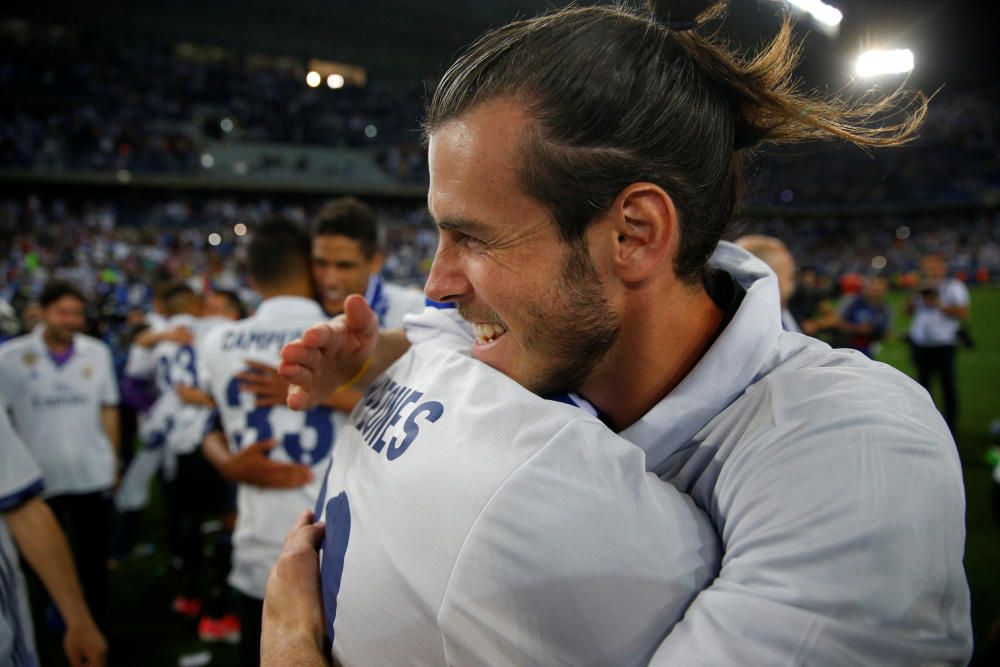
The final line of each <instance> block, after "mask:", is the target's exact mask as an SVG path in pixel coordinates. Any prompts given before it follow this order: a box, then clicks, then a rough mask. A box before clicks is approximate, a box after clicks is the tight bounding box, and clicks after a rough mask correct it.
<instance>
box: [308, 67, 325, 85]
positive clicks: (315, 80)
mask: <svg viewBox="0 0 1000 667" xmlns="http://www.w3.org/2000/svg"><path fill="white" fill-rule="evenodd" d="M321 83H323V77H322V76H320V74H319V72H317V71H315V70H313V71H312V72H309V73H308V74H306V85H307V86H309V87H310V88H316V87H317V86H319V84H321Z"/></svg>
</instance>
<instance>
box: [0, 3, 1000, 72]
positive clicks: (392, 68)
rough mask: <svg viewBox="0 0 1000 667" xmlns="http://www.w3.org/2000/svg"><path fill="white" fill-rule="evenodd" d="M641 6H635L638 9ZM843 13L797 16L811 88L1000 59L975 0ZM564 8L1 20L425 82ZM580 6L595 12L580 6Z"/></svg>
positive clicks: (101, 14)
mask: <svg viewBox="0 0 1000 667" xmlns="http://www.w3.org/2000/svg"><path fill="white" fill-rule="evenodd" d="M637 1H640V0H637ZM829 2H830V3H831V4H833V5H834V6H836V7H838V8H839V9H840V10H841V11H842V12H843V14H844V19H843V22H842V24H841V26H840V32H839V35H837V36H836V37H828V36H826V35H823V34H821V33H819V32H818V31H817V30H815V29H814V28H813V27H812V26H811V25H810V21H809V19H808V18H806V17H801V18H800V20H799V22H798V32H799V34H800V35H805V36H806V40H805V46H806V48H805V53H804V55H805V58H804V62H803V67H802V74H803V75H804V76H805V77H806V79H807V81H809V82H810V83H812V84H814V85H826V86H830V87H833V88H838V87H840V86H842V85H845V84H846V83H847V82H848V80H849V78H850V65H851V62H852V60H853V59H854V58H855V57H856V56H857V55H858V54H859V53H860V52H861V51H862V50H864V49H868V48H909V49H912V50H913V52H914V54H915V60H916V68H915V70H914V73H913V75H912V81H913V82H914V83H916V84H918V85H920V86H922V87H925V88H936V87H938V86H940V85H942V84H948V85H958V86H969V85H978V84H983V83H988V82H992V81H995V80H996V74H995V70H996V67H995V63H996V62H997V61H998V55H1000V47H998V44H1000V40H998V39H997V27H996V26H997V25H998V22H997V21H996V20H995V19H996V18H997V15H998V13H1000V12H998V11H997V9H996V8H995V7H994V3H986V2H975V1H973V0H963V1H948V0H897V1H880V2H867V1H864V0H829ZM566 4H568V2H565V0H551V1H544V0H492V1H490V0H437V1H431V0H372V1H371V2H367V3H357V2H352V1H350V0H282V1H281V2H278V1H276V0H243V1H242V2H233V1H225V2H223V1H220V2H213V3H204V2H201V0H175V1H174V2H161V1H155V2H154V1H150V2H144V3H141V6H142V11H136V9H137V6H136V5H132V4H126V3H122V2H120V1H110V0H95V1H94V2H89V3H78V2H70V1H68V0H48V1H46V2H40V3H39V2H30V1H26V0H9V1H8V2H6V3H4V7H3V9H0V16H3V17H6V18H15V17H16V18H22V19H29V20H35V21H42V22H45V23H49V24H52V23H57V22H60V21H61V22H63V23H64V24H66V25H69V26H86V25H90V26H93V27H98V26H100V27H101V28H102V29H105V30H107V29H123V30H129V29H132V30H135V31H140V32H158V33H161V34H164V35H165V36H168V37H169V38H171V39H176V40H178V41H180V40H190V41H195V42H199V43H204V44H213V43H214V44H218V45H222V46H231V47H237V48H242V49H247V50H263V51H270V52H273V53H281V52H282V51H284V52H286V53H287V54H288V55H298V56H306V57H309V56H317V57H324V58H330V59H337V60H340V61H343V62H354V63H358V64H363V65H365V66H367V67H369V68H370V69H371V70H372V71H373V72H375V73H378V74H381V75H383V76H385V75H390V76H391V75H393V74H396V75H412V74H416V73H418V72H419V73H421V74H424V75H431V76H434V75H436V74H440V72H441V71H443V69H444V68H445V67H446V66H447V64H448V63H450V61H451V60H452V59H453V57H454V55H455V53H456V52H457V51H458V50H459V49H460V48H461V47H462V46H463V45H465V44H467V43H468V42H469V41H470V40H472V39H473V38H474V37H475V36H476V35H478V34H479V33H481V32H482V31H483V30H485V29H486V28H487V27H489V26H491V25H492V26H495V25H498V24H502V23H504V22H506V21H508V20H510V19H512V18H514V17H518V16H522V17H523V16H530V15H534V14H536V13H538V12H540V11H543V10H544V9H546V8H549V7H554V6H563V5H566ZM579 4H593V3H592V2H590V1H589V0H588V1H586V2H581V3H579ZM780 7H781V5H780V4H779V3H777V2H775V1H774V0H731V2H730V12H729V18H728V19H727V20H726V21H725V23H724V32H725V34H727V35H729V36H730V37H731V38H733V39H734V40H736V41H737V42H739V43H743V44H746V45H748V46H749V45H752V44H754V43H755V42H759V41H760V40H761V38H762V37H764V36H767V35H771V34H773V32H774V30H775V29H776V28H777V25H778V19H777V15H778V13H779V11H780Z"/></svg>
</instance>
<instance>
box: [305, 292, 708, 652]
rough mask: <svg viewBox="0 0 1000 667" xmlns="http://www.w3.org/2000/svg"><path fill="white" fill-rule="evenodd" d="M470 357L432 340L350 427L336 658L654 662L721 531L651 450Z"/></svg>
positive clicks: (329, 489) (342, 494)
mask: <svg viewBox="0 0 1000 667" xmlns="http://www.w3.org/2000/svg"><path fill="white" fill-rule="evenodd" d="M454 312H455V311H453V310H451V311H436V310H431V311H429V312H428V313H427V314H426V315H424V316H421V317H423V318H427V317H431V318H445V317H448V315H450V314H454ZM446 325H447V324H446ZM450 326H453V327H455V328H456V329H457V328H459V326H460V325H459V324H457V323H455V322H452V323H451V324H450ZM469 351H470V348H469V345H468V338H467V336H463V335H456V336H453V337H448V336H444V335H443V336H438V337H436V338H435V339H434V340H432V341H429V342H427V343H424V344H421V345H415V346H414V347H413V348H411V349H410V351H409V352H408V353H407V354H406V355H405V356H404V357H403V358H402V359H401V360H400V361H399V362H397V363H396V364H395V365H394V366H393V367H392V368H391V369H390V370H389V371H388V372H387V373H386V375H385V376H383V377H382V378H381V379H380V380H379V381H378V382H377V383H376V384H375V385H374V386H373V387H372V388H371V389H369V391H368V392H367V393H366V394H365V398H364V399H363V402H362V403H361V404H360V405H359V406H358V408H357V409H356V410H355V412H354V414H353V415H352V417H351V423H350V425H349V426H347V427H346V428H345V429H343V430H342V431H341V432H340V433H341V435H340V436H339V437H338V439H337V444H336V447H335V452H334V456H333V461H332V464H331V467H330V471H329V473H328V475H327V477H326V483H325V487H324V489H325V490H324V493H323V494H321V497H320V501H319V504H318V509H317V513H316V516H317V518H318V519H320V520H324V521H325V522H326V537H325V540H324V543H323V551H322V563H323V570H322V572H323V605H324V610H325V616H326V628H327V634H328V636H329V637H330V638H331V639H332V640H333V656H334V657H335V658H336V659H337V661H338V663H339V664H342V665H372V664H387V665H389V664H391V665H407V664H412V665H438V664H439V665H444V664H457V665H474V664H482V665H487V664H488V665H501V664H509V665H545V664H571V665H585V664H591V665H640V664H645V663H646V662H647V661H648V660H649V658H650V657H651V656H652V654H653V652H654V651H655V650H656V648H657V646H658V645H659V643H660V642H661V641H662V639H663V637H664V636H665V635H666V633H667V632H668V631H669V629H670V628H671V627H672V626H673V624H674V623H676V622H677V621H678V620H679V619H680V618H681V616H682V615H683V613H684V610H685V609H686V608H687V605H688V604H689V603H690V601H691V599H692V598H693V597H694V596H695V594H697V592H698V591H699V590H701V589H702V588H703V587H704V586H706V585H707V584H708V582H710V581H711V580H712V579H713V578H714V577H715V575H716V574H717V572H718V564H719V561H718V555H719V544H718V537H717V536H716V535H715V533H714V531H713V529H712V527H711V524H710V523H709V521H708V519H707V518H706V516H705V515H704V513H703V512H702V511H701V510H699V509H697V508H696V507H695V506H694V503H693V502H692V501H691V499H690V498H688V497H686V496H684V495H682V494H681V493H680V492H678V491H677V490H676V489H674V488H673V487H671V486H670V485H668V484H665V483H664V482H662V481H660V480H659V479H658V478H657V477H656V476H655V475H651V474H649V473H647V472H646V469H645V465H644V456H643V453H642V450H640V449H639V448H638V447H636V446H634V445H632V444H630V443H628V442H626V441H625V440H622V439H621V438H618V437H617V436H615V435H614V434H613V433H612V432H611V431H609V430H608V429H607V427H606V426H604V425H603V424H601V423H600V421H598V420H597V419H596V418H594V417H593V416H592V415H591V414H589V412H587V411H585V410H584V409H581V408H579V407H576V406H573V405H566V404H565V403H563V402H559V401H556V400H545V399H542V398H539V397H538V396H536V395H534V394H532V393H531V392H529V391H527V390H526V389H524V388H523V387H521V386H520V385H518V384H517V383H515V382H514V381H513V380H511V379H510V378H508V377H506V376H504V375H503V374H501V373H499V372H497V371H495V370H494V369H492V368H489V367H488V366H486V365H484V364H481V363H479V362H477V361H475V360H473V359H472V358H471V357H470V355H469ZM553 582H556V583H553Z"/></svg>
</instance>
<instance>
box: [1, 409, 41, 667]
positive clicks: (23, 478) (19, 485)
mask: <svg viewBox="0 0 1000 667" xmlns="http://www.w3.org/2000/svg"><path fill="white" fill-rule="evenodd" d="M0 461H3V465H0V665H36V664H38V657H37V656H36V655H35V636H34V632H33V630H32V623H31V608H30V607H29V605H28V591H27V588H26V586H25V582H24V575H23V574H22V573H21V568H20V567H18V553H17V547H16V545H15V544H14V540H13V539H12V538H11V535H10V532H9V531H8V530H7V524H6V523H5V522H4V520H3V513H5V512H10V511H12V510H15V509H17V508H18V507H20V506H21V505H23V504H24V503H25V502H27V501H28V500H31V499H32V498H35V497H36V496H38V495H39V494H41V492H42V471H41V469H39V467H38V464H37V463H35V460H34V459H33V458H32V457H31V454H30V453H29V452H28V449H27V448H26V447H25V446H24V443H23V442H22V441H21V438H20V436H18V434H17V432H16V431H15V430H14V429H13V427H12V426H11V424H10V420H9V419H8V418H7V405H6V403H5V401H4V398H3V397H2V396H0Z"/></svg>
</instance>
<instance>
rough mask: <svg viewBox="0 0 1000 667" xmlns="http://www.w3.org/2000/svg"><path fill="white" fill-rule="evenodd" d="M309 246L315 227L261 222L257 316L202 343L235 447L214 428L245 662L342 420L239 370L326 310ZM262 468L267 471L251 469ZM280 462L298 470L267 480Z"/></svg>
mask: <svg viewBox="0 0 1000 667" xmlns="http://www.w3.org/2000/svg"><path fill="white" fill-rule="evenodd" d="M309 249H310V248H309V237H308V235H307V234H306V233H305V232H304V230H301V229H299V228H298V227H297V226H296V225H294V223H291V222H286V221H280V220H275V221H272V222H268V223H265V224H262V225H261V226H260V227H258V228H257V229H256V230H255V231H254V232H253V237H252V238H251V240H250V244H249V246H248V256H249V263H250V274H251V276H252V277H253V279H254V281H255V283H256V287H257V289H258V290H259V292H260V293H261V296H262V297H263V301H262V302H261V304H260V306H259V307H258V308H257V311H256V313H255V314H254V315H253V316H251V317H249V318H247V319H245V320H242V321H240V322H237V323H233V324H227V325H223V326H220V327H217V328H215V329H213V330H212V331H211V332H210V333H209V334H208V336H207V337H206V338H205V340H204V342H203V343H202V344H201V345H200V346H199V349H198V363H199V369H200V370H199V373H200V377H201V378H202V381H203V387H204V388H205V389H207V390H208V391H210V392H211V394H212V396H213V397H214V399H215V403H216V405H217V410H218V413H219V416H220V418H221V423H222V426H223V428H224V430H225V436H226V439H227V440H228V443H229V448H230V450H231V451H229V452H227V451H226V450H225V449H224V447H225V445H222V446H221V447H220V446H219V441H218V440H213V439H212V438H211V434H210V436H209V437H208V438H206V442H205V445H204V447H205V453H206V456H209V458H210V460H212V461H213V463H215V464H216V465H217V466H218V467H219V468H220V470H222V471H223V473H224V474H227V476H229V477H230V478H231V479H236V480H237V481H240V483H239V486H238V492H237V521H236V530H235V532H234V534H233V566H232V571H231V573H230V576H229V583H230V584H231V585H232V586H233V587H234V588H235V589H236V590H237V591H238V592H239V593H240V596H241V605H240V617H241V618H240V621H241V627H242V639H241V649H240V655H241V664H244V665H246V664H256V662H257V660H258V659H259V639H260V616H261V604H262V601H263V598H264V587H265V584H266V581H267V575H268V572H269V570H270V569H271V567H272V566H273V565H274V562H275V560H276V559H277V557H278V553H279V552H280V550H281V545H282V542H283V540H284V537H285V534H286V533H287V532H288V530H289V528H290V527H291V525H292V524H293V523H294V521H295V518H296V516H297V515H298V513H299V512H300V511H301V509H302V508H303V507H311V506H312V505H313V504H314V503H315V501H316V497H317V495H318V493H319V489H320V486H321V484H322V474H323V472H324V471H325V470H326V468H327V465H328V460H329V456H330V451H331V448H332V446H333V441H334V435H335V431H336V428H337V423H338V420H340V419H342V418H338V417H335V415H334V411H333V410H332V409H330V408H327V407H322V406H321V407H317V408H314V409H313V410H310V411H308V412H305V413H301V412H294V411H292V410H290V409H288V408H287V407H284V406H277V407H259V406H257V405H256V403H255V401H254V397H253V395H251V394H249V393H248V392H246V391H242V390H241V388H240V380H239V378H238V376H239V375H240V374H241V373H242V372H243V371H244V370H245V369H246V367H247V361H248V360H252V361H257V362H262V363H264V364H270V365H272V366H273V365H277V362H278V360H279V353H280V351H281V348H282V346H284V344H285V343H287V342H290V341H292V340H295V339H296V338H298V337H299V336H300V335H301V334H302V331H303V330H305V329H306V328H308V327H309V326H311V325H313V324H316V323H317V322H321V321H323V320H324V319H325V315H324V313H323V310H322V309H321V308H320V306H319V304H318V303H317V302H316V300H315V299H314V291H313V285H312V280H311V276H310V267H309ZM262 468H263V469H264V470H265V477H264V478H261V477H254V476H253V475H252V471H253V470H258V471H259V470H260V469H262ZM275 468H276V469H277V470H279V471H282V472H288V473H291V474H292V479H291V480H288V479H283V480H279V481H278V482H277V483H275V484H274V485H272V486H264V484H269V481H268V480H269V479H271V478H267V477H266V475H267V472H269V471H271V470H274V469H275ZM248 469H250V472H249V473H248V474H247V476H245V477H244V478H242V479H241V478H240V476H239V475H240V474H241V472H243V473H247V470H248ZM281 487H284V488H281ZM289 487H290V488H289Z"/></svg>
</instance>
